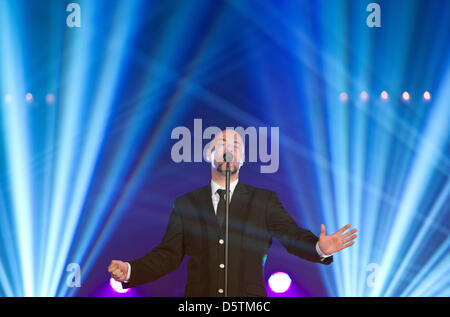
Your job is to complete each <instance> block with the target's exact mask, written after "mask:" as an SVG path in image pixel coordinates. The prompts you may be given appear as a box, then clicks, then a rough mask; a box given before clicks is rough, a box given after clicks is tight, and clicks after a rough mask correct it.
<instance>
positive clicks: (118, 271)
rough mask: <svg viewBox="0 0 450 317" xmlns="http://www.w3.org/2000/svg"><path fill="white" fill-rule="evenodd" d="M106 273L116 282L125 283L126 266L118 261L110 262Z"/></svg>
mask: <svg viewBox="0 0 450 317" xmlns="http://www.w3.org/2000/svg"><path fill="white" fill-rule="evenodd" d="M108 272H109V273H111V276H112V278H113V279H115V280H116V281H118V282H125V280H126V279H127V274H128V264H127V263H125V262H122V261H118V260H112V261H111V264H110V265H109V266H108Z"/></svg>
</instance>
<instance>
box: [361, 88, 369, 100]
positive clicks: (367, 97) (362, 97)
mask: <svg viewBox="0 0 450 317" xmlns="http://www.w3.org/2000/svg"><path fill="white" fill-rule="evenodd" d="M359 97H360V98H361V100H362V101H364V102H366V101H367V100H369V94H368V93H367V91H365V90H363V91H362V92H361V94H360V95H359Z"/></svg>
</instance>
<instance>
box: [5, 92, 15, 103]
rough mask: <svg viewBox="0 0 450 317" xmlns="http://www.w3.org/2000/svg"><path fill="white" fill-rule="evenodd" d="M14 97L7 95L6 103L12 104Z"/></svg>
mask: <svg viewBox="0 0 450 317" xmlns="http://www.w3.org/2000/svg"><path fill="white" fill-rule="evenodd" d="M12 99H13V98H12V96H11V95H10V94H6V96H5V103H11V102H12Z"/></svg>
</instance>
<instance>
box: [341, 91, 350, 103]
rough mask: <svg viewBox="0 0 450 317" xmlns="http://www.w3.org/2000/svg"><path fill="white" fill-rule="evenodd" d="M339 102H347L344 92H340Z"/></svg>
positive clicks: (346, 95)
mask: <svg viewBox="0 0 450 317" xmlns="http://www.w3.org/2000/svg"><path fill="white" fill-rule="evenodd" d="M339 100H340V101H341V102H347V101H348V94H347V93H346V92H341V94H340V95H339Z"/></svg>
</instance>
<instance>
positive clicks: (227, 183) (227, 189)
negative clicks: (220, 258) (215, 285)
mask: <svg viewBox="0 0 450 317" xmlns="http://www.w3.org/2000/svg"><path fill="white" fill-rule="evenodd" d="M225 193H226V194H225V297H228V214H229V211H230V163H229V162H227V167H226V170H225Z"/></svg>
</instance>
